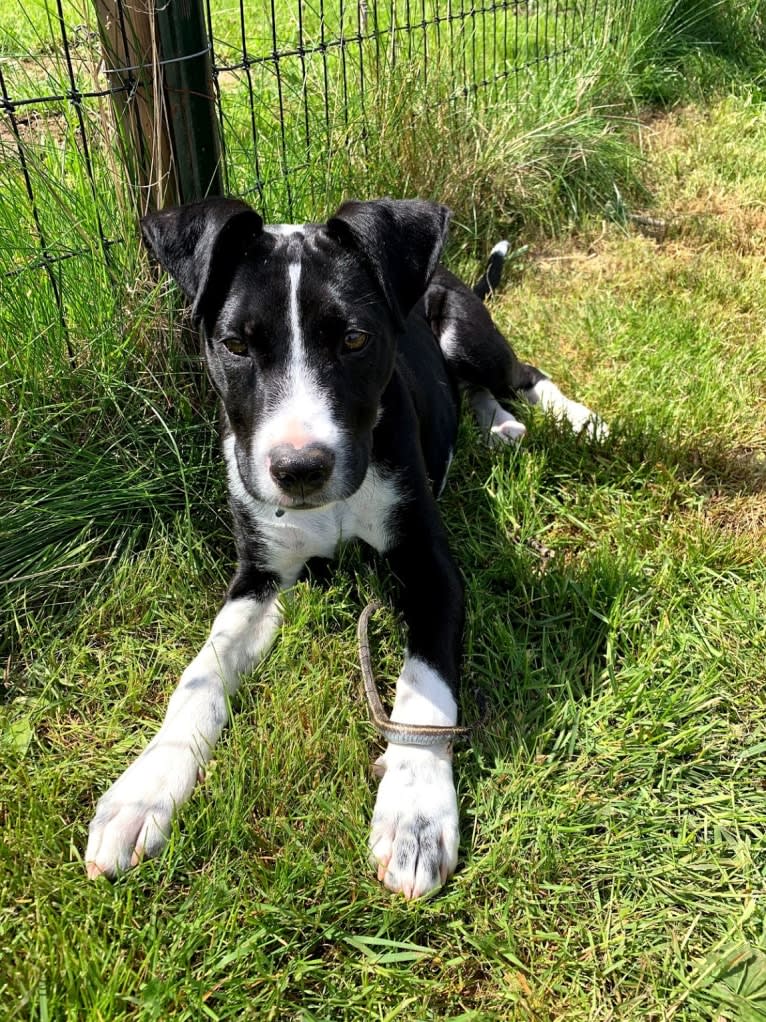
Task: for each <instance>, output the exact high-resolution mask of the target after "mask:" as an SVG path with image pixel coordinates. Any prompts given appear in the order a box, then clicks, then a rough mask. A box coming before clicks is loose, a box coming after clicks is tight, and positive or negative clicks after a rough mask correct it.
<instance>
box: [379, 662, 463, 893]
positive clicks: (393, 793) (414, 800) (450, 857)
mask: <svg viewBox="0 0 766 1022" xmlns="http://www.w3.org/2000/svg"><path fill="white" fill-rule="evenodd" d="M391 719H392V720H395V721H399V722H400V723H407V724H437V725H441V726H449V725H452V724H455V723H456V721H457V705H456V703H455V699H454V697H453V695H452V692H451V691H450V688H449V686H448V685H447V683H446V682H445V681H444V680H443V679H442V678H441V677H440V675H439V673H438V671H435V670H434V669H433V668H432V667H429V665H428V664H427V663H425V662H424V661H423V660H420V659H419V658H418V657H410V656H407V657H406V658H405V662H404V667H403V669H402V673H401V675H400V677H399V680H398V681H397V684H396V699H395V701H394V707H393V710H392V711H391ZM378 762H379V764H380V766H381V767H382V768H383V769H384V770H385V773H384V774H383V778H382V780H381V782H380V787H379V789H378V797H377V800H376V802H375V811H374V813H373V817H372V828H371V831H370V842H369V844H370V858H371V860H372V863H373V866H376V867H377V871H378V879H379V880H382V881H383V883H384V884H385V885H386V887H388V888H389V890H392V891H401V892H402V894H404V896H405V898H419V897H421V896H422V895H424V894H427V893H428V892H430V891H432V890H435V889H436V888H437V887H439V886H441V884H443V883H445V881H446V880H447V878H448V877H449V876H450V875H451V874H452V873H453V872H454V871H455V866H456V865H457V853H458V845H459V841H460V834H459V830H458V810H457V796H456V794H455V785H454V782H453V779H452V754H451V750H450V749H449V747H448V746H447V745H444V746H434V747H431V748H417V747H412V746H405V745H394V744H393V743H391V744H389V745H388V747H387V748H386V751H385V753H384V755H383V756H382V757H381V758H380V760H379V761H378Z"/></svg>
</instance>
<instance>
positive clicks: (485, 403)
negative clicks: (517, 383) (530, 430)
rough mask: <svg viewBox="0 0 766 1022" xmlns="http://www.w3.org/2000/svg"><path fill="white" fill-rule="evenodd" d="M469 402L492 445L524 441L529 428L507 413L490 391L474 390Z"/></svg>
mask: <svg viewBox="0 0 766 1022" xmlns="http://www.w3.org/2000/svg"><path fill="white" fill-rule="evenodd" d="M468 400H469V403H470V405H471V408H472V409H473V413H474V415H475V416H476V421H477V422H478V423H479V427H480V429H482V430H484V431H485V432H486V433H487V435H488V439H489V441H490V443H502V444H513V443H518V442H519V441H520V440H522V439H523V437H524V434H525V433H526V432H527V427H526V426H525V425H524V423H523V422H519V420H518V419H516V418H515V417H514V416H513V415H511V413H510V412H507V411H506V410H505V408H503V407H502V405H500V404H499V403H498V402H497V401H496V400H495V399H494V398H493V397H492V395H491V394H490V392H489V391H488V390H474V391H472V392H471V394H470V396H469V398H468Z"/></svg>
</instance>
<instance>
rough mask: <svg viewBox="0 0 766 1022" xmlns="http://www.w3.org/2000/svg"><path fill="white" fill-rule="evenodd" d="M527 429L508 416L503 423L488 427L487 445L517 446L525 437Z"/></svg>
mask: <svg viewBox="0 0 766 1022" xmlns="http://www.w3.org/2000/svg"><path fill="white" fill-rule="evenodd" d="M526 432H527V427H526V426H525V425H524V423H523V422H519V421H518V419H514V418H513V417H512V416H509V417H508V418H507V419H505V420H504V421H503V422H498V423H496V424H495V425H494V426H492V427H490V431H489V443H490V445H491V446H500V445H501V444H519V443H521V441H522V440H523V439H524V437H525V436H526Z"/></svg>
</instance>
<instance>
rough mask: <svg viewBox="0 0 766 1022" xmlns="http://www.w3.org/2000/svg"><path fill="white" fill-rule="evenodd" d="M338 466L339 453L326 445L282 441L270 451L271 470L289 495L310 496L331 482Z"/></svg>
mask: <svg viewBox="0 0 766 1022" xmlns="http://www.w3.org/2000/svg"><path fill="white" fill-rule="evenodd" d="M334 467H335V454H334V452H333V451H332V450H330V448H329V447H325V446H324V444H307V445H306V446H305V447H293V445H292V444H278V445H277V446H276V447H272V449H271V451H270V452H269V472H270V473H271V478H272V479H273V480H274V482H275V483H276V484H277V486H278V487H279V489H280V490H281V491H282V492H283V493H284V494H285V495H286V496H288V497H295V498H300V499H301V500H302V499H304V498H305V497H310V496H311V495H312V494H314V493H317V492H318V491H319V490H321V489H322V487H323V486H324V485H325V484H326V483H327V481H328V479H329V478H330V476H331V475H332V470H333V468H334Z"/></svg>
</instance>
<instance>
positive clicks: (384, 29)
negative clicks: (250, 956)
mask: <svg viewBox="0 0 766 1022" xmlns="http://www.w3.org/2000/svg"><path fill="white" fill-rule="evenodd" d="M85 2H86V0H55V3H51V2H50V0H48V2H42V0H41V3H40V4H39V6H36V5H34V4H29V3H24V4H22V3H21V2H20V0H0V12H2V23H3V26H4V31H3V34H2V37H0V174H1V175H2V181H3V187H2V198H0V253H1V258H2V263H1V264H0V287H2V291H3V294H2V298H3V301H4V303H5V305H6V312H5V315H6V317H10V316H11V315H12V308H13V305H14V303H19V302H33V303H34V302H36V301H49V300H50V299H51V298H52V300H53V302H54V305H55V308H56V310H57V319H58V322H59V324H60V326H61V329H62V330H63V331H64V334H65V335H66V330H67V322H68V315H69V310H68V309H67V297H66V295H67V278H68V277H69V276H71V275H77V274H81V273H83V272H84V268H85V267H86V266H87V272H88V273H93V272H94V266H95V267H97V268H98V269H97V272H98V273H103V274H104V275H105V278H106V280H107V281H108V280H109V279H110V274H111V275H112V276H113V275H114V274H115V273H116V274H119V273H120V272H121V271H120V266H119V259H118V258H116V257H115V251H116V249H117V248H118V247H119V246H120V245H122V244H123V243H124V242H125V240H126V234H128V233H129V232H130V225H131V223H132V222H133V221H134V219H135V212H136V210H140V209H142V208H146V207H147V206H148V205H151V204H152V203H155V204H156V203H157V202H162V201H167V200H168V199H172V198H178V197H183V198H189V197H192V196H190V195H188V194H186V195H184V194H183V189H181V188H179V187H178V186H176V187H175V189H174V188H172V187H169V188H167V189H165V190H163V189H161V188H160V189H159V190H158V189H157V188H156V187H155V185H157V183H158V182H160V183H162V182H164V181H165V180H166V179H167V180H169V179H170V178H172V177H173V175H174V174H177V172H178V169H179V167H178V164H179V162H180V163H181V164H182V169H186V164H187V163H191V162H194V161H195V160H196V158H197V157H196V151H197V149H199V148H200V147H204V145H206V144H207V142H206V140H205V139H204V138H198V137H197V136H196V135H195V134H194V132H195V130H196V129H195V128H194V125H192V126H191V127H189V125H188V124H187V125H186V126H185V127H184V131H185V132H186V136H185V137H186V143H187V144H186V148H183V147H179V145H178V135H179V129H178V126H177V124H178V116H179V114H178V111H177V110H176V109H175V108H174V102H175V98H176V97H177V96H179V95H181V93H182V91H183V89H184V88H185V89H186V93H187V95H188V94H191V95H192V96H194V97H196V98H201V99H203V100H204V99H205V96H204V95H203V93H204V92H205V88H204V87H203V86H201V85H199V84H197V85H195V84H194V83H192V84H191V85H189V81H188V80H187V79H186V78H185V77H184V73H185V72H186V71H187V70H188V69H189V68H192V67H193V66H195V65H194V62H196V66H197V67H199V66H200V61H201V60H202V61H203V62H204V67H203V71H204V73H205V74H207V75H208V76H209V79H210V93H211V97H212V98H211V103H210V110H211V116H212V117H213V118H214V120H215V121H216V122H217V125H218V131H217V133H216V134H217V135H218V138H217V139H216V140H215V147H220V148H219V149H218V148H216V152H215V156H216V160H218V162H219V164H220V179H219V178H215V179H214V178H213V176H211V174H208V175H207V177H206V178H204V180H202V181H201V183H200V185H199V187H200V189H201V190H203V191H204V190H205V189H206V188H207V189H210V188H211V187H212V189H213V190H217V189H218V188H219V187H223V188H224V189H225V190H227V191H229V192H232V193H236V194H238V195H242V196H245V197H248V196H249V197H251V198H252V200H253V201H254V202H255V203H256V204H257V206H258V208H259V209H260V211H261V212H262V213H263V215H264V216H265V217H266V218H267V219H270V220H274V221H279V220H286V221H291V220H294V219H296V218H304V217H306V216H316V215H317V213H318V212H320V211H321V210H322V209H324V208H325V207H326V205H327V203H328V202H329V201H332V198H333V197H335V196H337V195H339V194H342V193H343V191H344V190H345V185H344V182H346V181H350V180H353V182H354V185H355V187H356V188H357V189H360V188H363V187H364V167H365V157H366V153H367V150H368V148H369V147H370V146H372V145H374V144H375V143H376V132H377V131H378V130H379V128H380V121H379V116H380V112H381V110H382V109H383V108H384V107H385V108H386V110H388V111H389V115H390V111H391V110H394V111H395V114H394V115H395V116H400V117H403V118H404V117H407V116H410V115H411V114H412V107H413V105H416V106H417V107H418V111H419V114H420V115H423V112H424V111H425V114H426V115H427V112H428V110H429V108H431V107H437V106H444V105H447V106H449V105H459V104H464V103H466V102H469V103H473V104H479V105H480V104H486V103H499V102H502V103H512V102H515V101H518V99H519V97H520V96H522V95H523V96H524V97H526V98H527V99H528V97H529V96H530V94H534V90H535V89H538V88H543V87H544V86H545V83H546V81H547V80H548V79H549V78H550V76H551V75H554V74H558V73H559V72H560V70H561V69H562V67H565V65H566V61H567V59H568V58H569V57H570V56H571V55H572V54H573V53H575V52H577V51H578V50H581V49H582V48H583V47H585V46H587V45H589V44H590V41H591V40H592V39H593V37H594V30H595V26H596V23H597V19H598V17H599V15H600V13H601V12H600V7H603V6H604V5H605V4H606V0H331V2H330V0H239V3H238V5H237V4H231V5H230V4H227V3H226V2H224V0H205V4H204V7H199V8H198V13H199V20H200V22H201V24H202V28H203V38H202V42H203V45H202V47H201V48H200V46H199V40H198V41H197V43H196V44H195V45H196V49H195V50H189V49H187V50H184V49H183V44H184V39H183V38H181V39H180V42H179V40H176V41H175V42H174V43H172V44H171V45H175V46H176V49H177V47H178V45H180V46H181V49H180V50H178V51H177V52H176V51H173V52H169V51H168V48H167V47H168V43H167V38H166V36H167V33H168V31H169V29H168V22H167V19H170V31H171V35H172V29H173V24H172V18H173V17H174V7H175V6H177V5H174V2H173V0H170V2H169V3H167V4H165V5H163V6H162V12H163V13H162V18H164V19H166V20H165V22H164V23H163V22H162V21H161V20H160V15H159V14H158V12H159V8H156V9H155V7H156V5H154V4H153V3H151V2H149V0H140V2H138V0H114V2H112V0H97V2H96V3H95V5H94V7H90V6H85ZM191 6H192V7H195V4H192V5H191ZM186 7H187V8H188V7H189V5H188V4H187V5H186ZM138 9H143V13H144V15H145V18H144V22H143V24H144V31H145V34H146V40H145V43H146V45H145V46H144V47H143V48H141V47H138V48H137V47H136V40H135V38H133V35H134V34H135V30H134V28H133V27H132V22H131V20H130V19H131V18H132V17H134V16H135V13H136V11H137V10H138ZM110 19H111V20H110ZM129 36H130V38H129ZM136 53H138V54H139V59H138V61H137V62H136V63H134V64H131V63H130V56H131V54H136ZM147 54H149V56H147ZM133 59H135V57H134V58H133ZM160 98H162V100H163V102H162V103H160V102H159V100H160ZM126 117H127V118H128V119H129V120H130V123H131V125H132V127H131V128H130V130H127V131H126V130H125V123H124V118H126ZM174 119H175V123H174ZM174 131H175V137H174ZM163 133H164V135H163ZM163 137H164V138H165V142H163V141H162V140H163ZM158 139H159V141H158ZM163 146H164V147H165V149H167V150H169V151H167V152H165V151H163ZM219 157H220V159H219ZM423 159H424V160H439V159H449V154H446V153H444V154H440V153H434V152H424V153H423ZM142 161H143V166H144V170H143V174H144V177H143V178H142V177H141V173H139V172H138V170H137V164H140V163H141V162H142ZM174 163H175V166H174ZM147 166H148V170H147ZM352 172H353V173H352ZM41 281H42V282H43V284H44V290H45V291H46V292H47V294H46V296H45V297H43V295H42V289H41V287H40V282H41ZM70 355H71V352H70Z"/></svg>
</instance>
